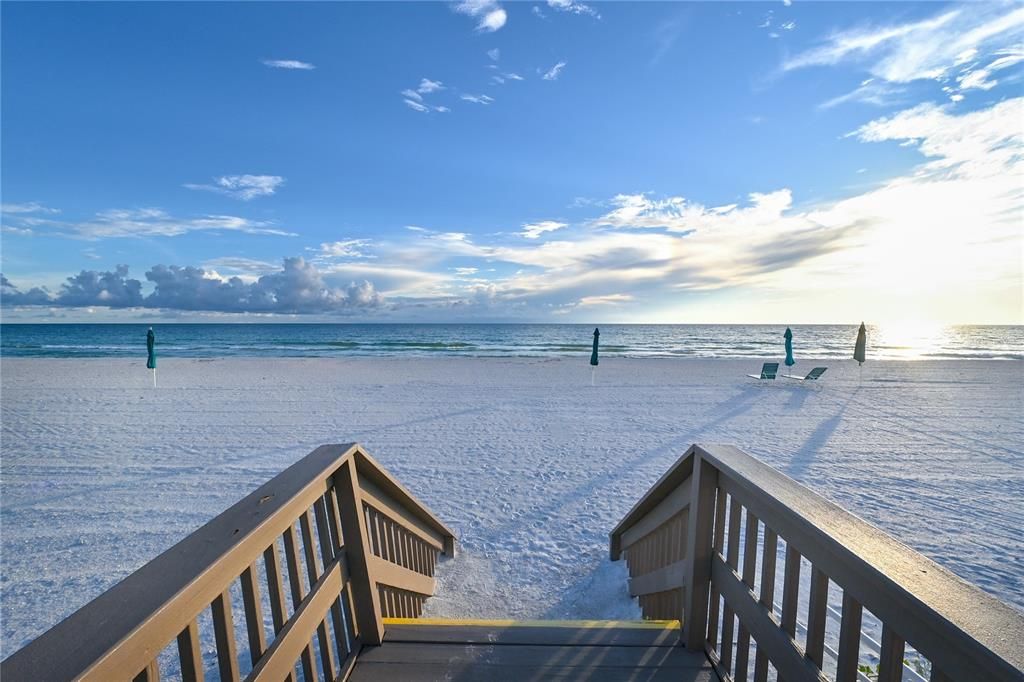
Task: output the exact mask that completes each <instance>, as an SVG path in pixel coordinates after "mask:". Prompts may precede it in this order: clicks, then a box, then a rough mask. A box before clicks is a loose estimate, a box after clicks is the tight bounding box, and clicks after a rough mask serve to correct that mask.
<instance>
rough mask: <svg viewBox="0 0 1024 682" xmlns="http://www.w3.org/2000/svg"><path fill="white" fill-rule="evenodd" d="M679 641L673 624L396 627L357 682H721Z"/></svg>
mask: <svg viewBox="0 0 1024 682" xmlns="http://www.w3.org/2000/svg"><path fill="white" fill-rule="evenodd" d="M679 634H680V633H679V626H678V623H674V622H673V623H666V624H664V625H660V626H659V625H657V624H653V623H649V622H645V623H628V622H619V621H607V622H595V621H591V622H580V623H573V622H561V623H558V622H554V621H549V622H529V623H513V622H509V621H496V622H486V621H476V622H473V621H470V622H458V621H452V622H447V623H445V622H443V621H440V622H438V621H435V622H425V623H424V624H412V623H409V622H399V623H395V622H389V623H386V629H385V634H384V642H383V644H382V645H381V646H379V647H368V648H365V649H363V651H362V653H361V654H360V655H359V659H358V660H357V662H356V665H355V667H354V668H353V671H352V677H351V678H350V679H351V680H352V681H353V682H360V681H363V682H366V681H370V680H374V681H381V682H386V681H387V680H410V681H411V682H420V681H426V680H467V681H468V680H494V681H495V682H502V681H504V680H509V681H511V680H516V681H517V682H518V681H520V680H601V681H608V682H614V681H617V680H654V681H660V680H674V681H675V682H712V681H714V680H717V677H715V674H714V672H713V670H712V669H711V665H710V664H709V663H708V660H707V658H706V657H705V656H704V653H703V652H702V651H700V652H697V651H690V650H687V649H685V648H683V647H682V646H680V645H679Z"/></svg>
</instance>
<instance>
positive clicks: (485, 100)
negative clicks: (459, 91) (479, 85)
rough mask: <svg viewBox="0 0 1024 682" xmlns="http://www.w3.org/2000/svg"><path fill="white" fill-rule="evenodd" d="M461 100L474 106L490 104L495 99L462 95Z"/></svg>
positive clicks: (487, 96)
mask: <svg viewBox="0 0 1024 682" xmlns="http://www.w3.org/2000/svg"><path fill="white" fill-rule="evenodd" d="M459 99H461V100H462V101H464V102H473V103H474V104H490V103H491V102H493V101H494V98H493V97H491V96H490V95H472V94H469V93H466V94H463V95H460V96H459Z"/></svg>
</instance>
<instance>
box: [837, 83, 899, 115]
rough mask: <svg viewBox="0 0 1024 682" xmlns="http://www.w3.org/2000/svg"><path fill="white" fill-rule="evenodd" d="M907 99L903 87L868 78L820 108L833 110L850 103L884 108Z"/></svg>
mask: <svg viewBox="0 0 1024 682" xmlns="http://www.w3.org/2000/svg"><path fill="white" fill-rule="evenodd" d="M905 98H906V90H905V89H904V88H903V87H901V86H897V85H892V84H890V83H886V82H884V81H879V80H876V79H874V78H868V79H865V80H864V81H862V82H861V84H860V85H859V86H858V87H856V88H854V89H853V90H851V91H850V92H847V93H845V94H842V95H838V96H836V97H832V98H831V99H827V100H825V101H824V102H822V103H821V104H819V105H818V108H819V109H831V108H833V107H837V106H839V105H841V104H847V103H849V102H862V103H864V104H873V105H875V106H879V107H883V106H891V105H894V104H900V103H901V102H903V101H905Z"/></svg>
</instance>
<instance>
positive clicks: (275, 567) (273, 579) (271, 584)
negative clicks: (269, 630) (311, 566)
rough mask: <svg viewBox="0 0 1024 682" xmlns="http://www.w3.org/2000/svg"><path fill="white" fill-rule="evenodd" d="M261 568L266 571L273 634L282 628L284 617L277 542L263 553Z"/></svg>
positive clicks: (282, 588)
mask: <svg viewBox="0 0 1024 682" xmlns="http://www.w3.org/2000/svg"><path fill="white" fill-rule="evenodd" d="M263 566H264V568H266V570H267V592H268V593H269V596H270V616H271V618H272V619H273V621H274V634H275V635H276V634H278V633H280V632H281V629H282V628H284V622H285V620H287V616H285V601H284V580H283V578H282V574H281V557H280V556H279V555H278V553H277V542H276V541H275V542H274V543H271V545H270V547H267V549H266V550H264V551H263Z"/></svg>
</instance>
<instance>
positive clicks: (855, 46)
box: [781, 3, 1024, 101]
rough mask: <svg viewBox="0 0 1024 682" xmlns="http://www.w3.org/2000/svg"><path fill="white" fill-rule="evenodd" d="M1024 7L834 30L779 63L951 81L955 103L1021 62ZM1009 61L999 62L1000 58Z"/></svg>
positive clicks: (902, 79)
mask: <svg viewBox="0 0 1024 682" xmlns="http://www.w3.org/2000/svg"><path fill="white" fill-rule="evenodd" d="M1022 37H1024V7H1021V6H1020V5H1019V4H1017V3H1005V4H1004V3H974V4H970V5H965V6H962V7H958V8H955V9H951V10H949V9H944V10H943V11H941V12H939V13H938V14H935V15H933V16H931V17H928V18H925V19H921V20H916V21H912V22H907V23H902V24H892V25H886V26H860V27H856V28H850V29H846V30H841V31H836V32H833V33H832V34H830V35H829V36H827V37H825V38H824V39H823V40H821V41H820V42H819V44H818V45H817V46H815V47H813V48H811V49H809V50H806V51H804V52H800V53H798V54H795V55H792V56H790V57H789V58H787V59H786V60H784V61H783V63H782V67H781V68H782V70H783V71H793V70H796V69H804V68H809V67H814V66H829V65H835V64H839V63H845V62H852V63H860V64H863V65H864V68H865V69H866V70H867V71H868V72H869V73H870V74H871V75H872V76H874V77H875V78H876V79H879V80H882V81H885V82H888V83H895V84H906V83H910V82H912V81H916V80H938V81H941V82H946V83H949V85H947V87H946V91H947V93H948V94H949V95H950V96H951V98H953V99H954V101H958V100H960V99H963V94H962V93H963V92H964V91H967V90H971V89H989V88H991V87H994V86H995V85H996V84H997V80H996V79H994V78H993V74H994V73H995V72H996V71H999V70H1001V69H1004V68H1009V67H1010V66H1013V65H1015V64H1016V63H1018V62H1019V61H1020V60H1018V59H1016V58H1015V54H1016V53H1018V52H1019V51H1020V43H1021V39H1022ZM1003 57H1008V59H1005V60H1002V61H1001V58H1003Z"/></svg>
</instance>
